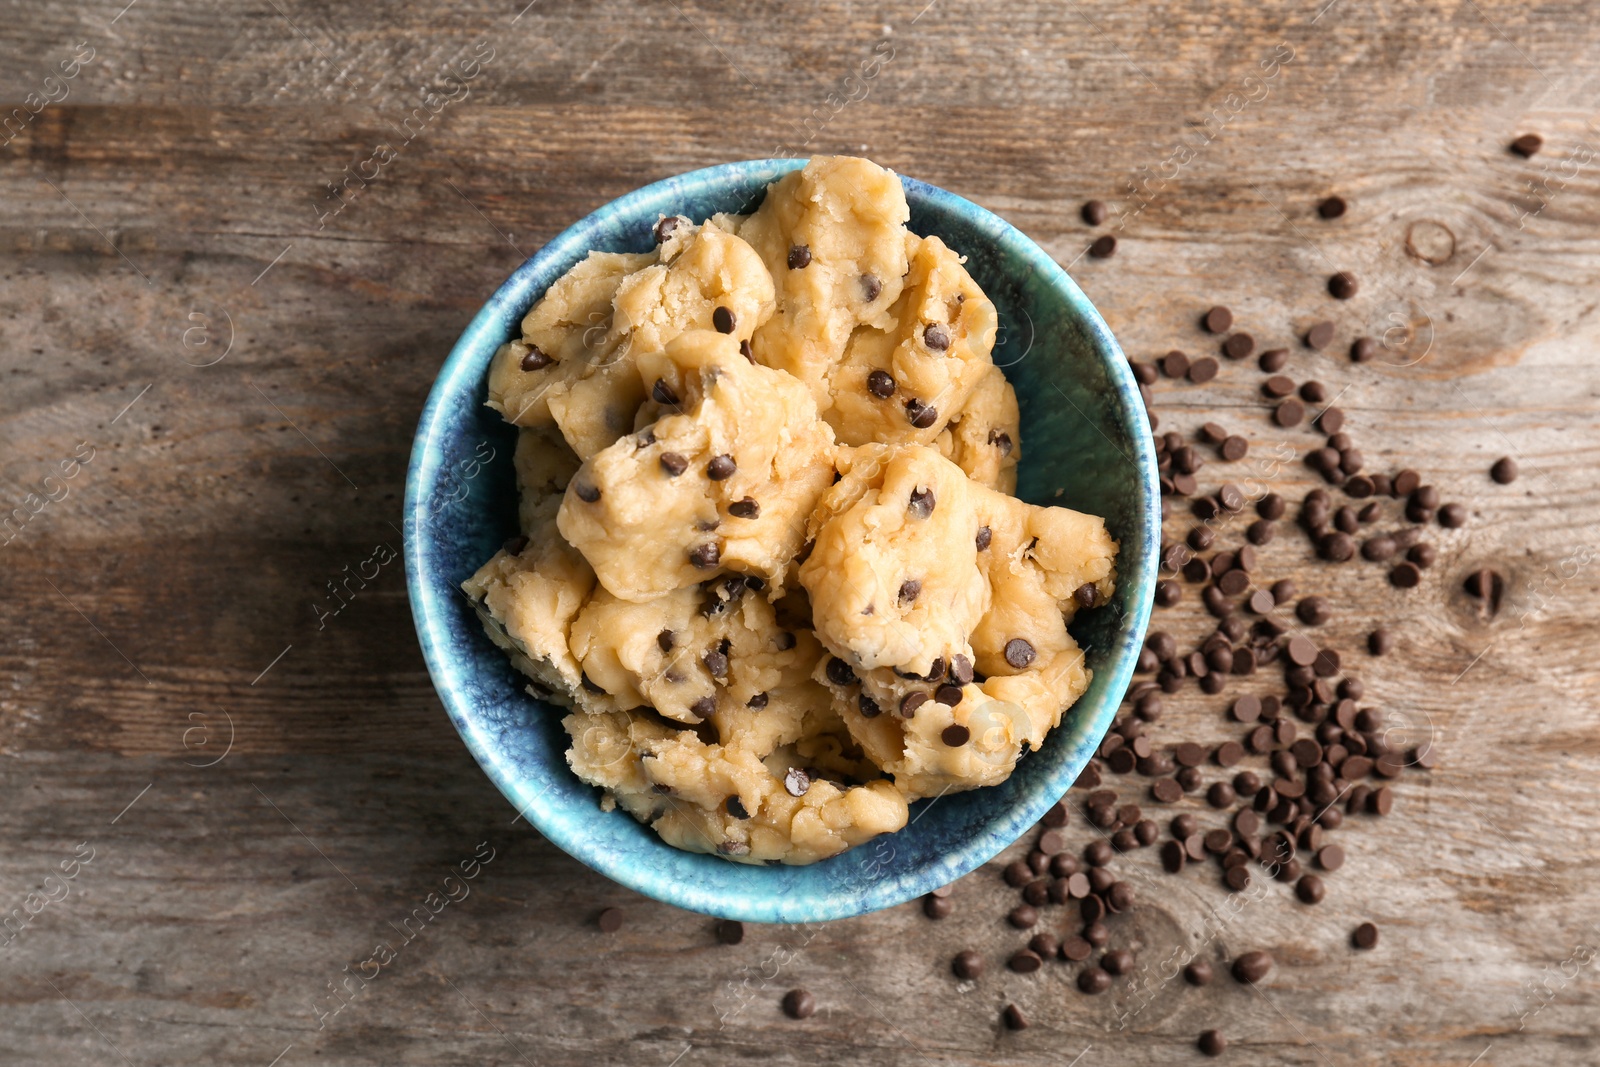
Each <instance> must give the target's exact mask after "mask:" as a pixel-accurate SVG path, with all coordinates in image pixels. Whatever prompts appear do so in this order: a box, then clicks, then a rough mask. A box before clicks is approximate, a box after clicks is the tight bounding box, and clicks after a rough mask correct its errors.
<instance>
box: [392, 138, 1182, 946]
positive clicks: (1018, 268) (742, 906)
mask: <svg viewBox="0 0 1600 1067" xmlns="http://www.w3.org/2000/svg"><path fill="white" fill-rule="evenodd" d="M803 164H804V161H803V160H793V159H769V160H756V161H752V162H746V163H728V164H725V165H723V166H719V167H710V168H708V169H706V170H697V171H693V172H691V173H689V174H683V175H679V176H678V177H675V178H668V179H666V180H665V181H660V182H656V183H655V184H654V185H648V186H646V187H644V188H643V189H640V190H638V191H637V192H633V193H630V194H628V195H627V196H624V197H623V198H621V199H620V200H616V201H614V202H612V203H610V204H607V205H605V206H604V207H602V208H600V209H599V210H598V211H596V212H595V213H594V214H592V215H590V216H589V217H588V218H586V219H584V220H583V221H581V222H579V223H578V224H577V225H575V226H573V227H572V228H571V229H569V230H567V231H566V232H565V233H562V234H561V235H560V236H558V237H557V238H555V240H553V241H551V242H550V243H549V244H547V245H545V246H544V247H543V248H542V249H540V250H539V252H538V254H537V255H535V256H534V257H533V258H532V259H530V260H528V261H527V262H526V263H524V264H523V265H522V266H521V267H520V268H518V269H517V272H516V273H515V274H513V275H512V276H511V278H510V279H509V280H508V281H507V282H506V283H505V284H504V285H502V286H501V287H500V290H499V291H498V292H496V293H495V294H494V296H493V297H492V298H490V300H489V302H488V303H487V304H486V305H484V307H483V310H481V311H479V312H478V314H477V316H476V317H475V318H474V319H473V320H472V324H471V325H469V326H468V327H467V329H466V332H465V333H463V334H462V335H461V339H460V340H459V341H457V342H456V346H455V348H454V350H452V351H451V353H450V357H449V359H447V360H446V361H445V364H444V368H443V369H442V370H441V371H440V373H439V379H438V381H437V382H436V383H435V384H434V387H433V392H432V393H431V394H430V395H429V397H428V402H427V406H426V407H425V408H424V409H423V412H422V420H421V422H420V424H419V425H418V427H417V436H416V442H415V444H414V446H413V448H412V453H411V465H410V469H409V471H408V473H407V477H406V496H405V559H406V583H407V585H408V587H409V589H410V593H411V609H412V612H413V613H414V615H415V617H416V623H417V636H418V638H419V639H420V641H421V644H422V652H423V655H424V657H425V658H426V659H427V663H428V670H429V671H430V672H431V673H432V675H433V682H434V685H435V686H436V687H437V688H438V691H439V696H440V698H441V699H442V700H443V701H444V705H445V708H446V709H447V710H448V711H449V713H450V721H451V722H453V723H454V724H455V727H456V729H457V730H459V731H460V733H461V736H462V738H463V739H464V740H465V741H466V743H467V747H468V748H469V749H470V750H471V752H472V755H473V756H474V757H475V758H476V759H477V761H478V763H479V764H481V765H482V767H483V769H484V771H485V772H487V773H488V775H489V777H490V778H491V779H492V780H493V781H494V783H495V785H497V786H499V788H500V791H501V792H503V793H504V794H505V795H506V796H507V798H509V799H510V800H511V802H512V804H514V805H515V806H516V807H517V809H518V810H520V811H521V812H523V813H524V814H525V815H526V816H527V819H528V821H529V822H530V823H532V824H533V825H534V826H535V827H536V828H538V830H539V831H540V832H541V833H542V834H544V835H545V836H546V837H548V838H549V839H550V840H551V841H553V842H555V843H556V844H557V845H559V846H560V847H561V848H562V849H564V850H566V851H567V852H569V853H571V854H572V855H573V856H576V857H577V858H578V859H580V860H582V861H583V862H584V863H586V864H588V865H589V866H590V867H593V868H594V869H595V870H597V871H599V872H601V873H602V874H605V875H607V876H608V877H610V878H613V879H615V880H616V881H618V882H621V883H622V884H623V885H626V886H628V887H630V888H632V889H636V890H638V891H639V892H640V893H643V894H645V895H647V896H651V897H654V898H656V899H658V900H663V901H666V902H668V903H670V904H675V905H677V906H678V907H681V908H688V909H690V910H693V911H699V912H705V913H707V914H709V915H716V916H721V917H724V918H730V919H744V920H751V921H756V922H805V921H816V920H823V919H837V918H843V917H846V916H851V915H860V914H863V913H865V912H870V911H875V910H877V909H879V908H885V907H888V906H889V905H891V904H898V903H901V902H903V901H906V900H909V899H911V898H913V897H916V896H918V895H919V894H923V893H927V892H929V891H930V890H933V889H935V888H937V887H939V886H942V885H945V884H947V883H949V882H951V881H953V880H955V879H956V878H958V877H960V876H961V875H963V874H965V873H967V872H968V871H970V870H972V869H973V868H975V867H977V866H979V865H980V864H982V863H984V862H985V861H986V860H989V859H990V858H992V857H993V856H995V855H996V854H997V853H998V852H999V851H1000V850H1001V849H1003V848H1005V847H1006V846H1007V845H1008V844H1010V843H1011V842H1012V841H1014V840H1016V839H1017V838H1018V837H1019V836H1020V835H1021V834H1022V833H1023V831H1025V830H1027V829H1028V828H1029V827H1030V826H1032V825H1033V824H1034V823H1035V822H1036V821H1037V820H1038V819H1039V817H1040V816H1041V815H1043V814H1044V811H1045V809H1046V808H1048V807H1049V806H1050V805H1051V804H1053V803H1055V802H1056V800H1058V799H1059V798H1060V797H1061V795H1062V794H1063V793H1064V792H1065V791H1066V789H1067V787H1068V786H1070V785H1071V784H1072V782H1073V780H1074V779H1075V778H1077V776H1078V772H1079V771H1081V770H1082V769H1083V767H1084V765H1085V764H1086V763H1087V762H1088V760H1089V757H1090V755H1091V754H1092V753H1093V752H1094V750H1095V748H1096V746H1097V745H1098V744H1099V743H1100V739H1101V738H1102V736H1103V735H1104V734H1105V732H1106V730H1107V729H1108V728H1109V727H1110V725H1111V722H1112V718H1113V716H1114V715H1115V712H1116V709H1117V706H1118V704H1119V702H1120V701H1121V699H1122V694H1123V692H1124V691H1125V690H1126V689H1127V687H1128V683H1129V680H1130V678H1131V677H1132V673H1133V666H1134V662H1135V660H1136V658H1137V656H1138V652H1139V647H1140V642H1141V641H1142V640H1143V637H1144V630H1145V626H1146V624H1147V623H1148V621H1149V616H1150V605H1151V601H1152V597H1153V595H1154V589H1155V582H1156V557H1157V552H1158V548H1159V541H1160V529H1161V527H1160V498H1159V496H1158V491H1159V490H1158V486H1157V475H1156V461H1155V454H1154V449H1153V446H1152V443H1151V440H1150V427H1149V423H1148V421H1147V420H1146V418H1145V413H1144V408H1143V405H1142V404H1141V403H1140V401H1139V391H1138V387H1137V386H1136V385H1135V383H1134V380H1133V376H1132V375H1131V373H1130V372H1129V370H1128V365H1127V362H1126V360H1125V359H1124V358H1123V355H1122V352H1121V350H1120V349H1119V348H1118V347H1117V342H1116V340H1115V339H1114V338H1113V337H1112V336H1111V331H1110V330H1109V329H1107V327H1106V324H1105V322H1104V321H1103V320H1102V319H1101V318H1100V315H1099V313H1098V312H1096V311H1095V309H1094V307H1093V306H1092V305H1091V304H1090V303H1089V301H1088V299H1087V298H1086V297H1085V296H1084V295H1083V293H1082V292H1081V291H1079V289H1078V287H1077V285H1075V284H1074V283H1073V281H1072V279H1071V278H1069V277H1067V275H1066V273H1065V272H1064V271H1063V270H1062V269H1061V268H1060V267H1059V266H1057V265H1056V263H1055V262H1054V261H1053V260H1052V259H1051V258H1050V257H1049V256H1048V255H1046V254H1045V253H1044V251H1043V250H1041V249H1040V248H1039V247H1038V246H1037V245H1035V244H1034V243H1033V242H1032V241H1030V240H1029V239H1028V238H1027V237H1025V236H1023V235H1022V234H1021V233H1020V232H1018V231H1017V230H1016V229H1014V228H1013V227H1011V226H1010V225H1008V224H1007V223H1006V222H1005V221H1004V220H1002V219H1000V218H999V217H997V216H995V215H993V214H991V213H990V212H988V211H985V210H984V209H983V208H981V207H978V206H977V205H976V204H973V203H971V202H969V201H967V200H963V199H962V198H961V197H959V196H955V195H954V194H952V193H948V192H945V191H944V190H943V189H938V188H935V187H934V186H931V185H926V184H924V183H922V182H919V181H915V180H913V179H910V178H906V179H903V180H904V182H905V190H906V198H907V200H909V201H910V204H911V228H912V229H913V230H915V231H916V232H917V233H920V234H937V235H939V237H941V238H942V239H943V240H944V241H945V242H946V243H947V244H948V245H950V247H952V248H954V249H955V250H956V251H958V252H960V253H962V254H963V255H965V256H966V257H967V270H968V271H970V272H971V274H972V276H973V278H974V279H975V280H976V281H977V283H978V284H979V285H980V286H982V287H983V291H984V292H985V293H987V294H988V295H989V298H990V299H991V300H993V301H994V303H995V306H996V307H997V308H998V309H999V316H1000V337H999V342H998V343H997V345H996V348H995V353H994V356H995V362H996V363H998V364H999V365H1000V366H1001V367H1003V368H1004V369H1005V372H1006V374H1007V376H1008V377H1009V378H1010V379H1011V381H1012V383H1013V384H1014V385H1015V386H1016V390H1017V397H1018V400H1019V401H1020V403H1021V407H1022V444H1023V459H1022V465H1021V469H1020V472H1019V484H1018V495H1019V496H1021V497H1022V498H1024V499H1025V500H1029V501H1031V502H1033V503H1037V504H1063V505H1067V506H1070V507H1074V508H1077V509H1079V510H1081V511H1089V512H1093V513H1095V514H1097V515H1103V516H1105V518H1106V521H1107V523H1108V524H1109V525H1110V528H1111V532H1112V534H1113V535H1114V536H1115V537H1116V538H1117V540H1118V541H1120V542H1121V545H1122V547H1121V553H1120V555H1119V556H1118V558H1117V592H1116V597H1115V600H1114V602H1113V603H1111V604H1108V605H1105V606H1103V607H1101V608H1099V609H1097V610H1095V611H1092V612H1087V613H1084V615H1083V616H1082V617H1081V618H1080V619H1078V620H1076V621H1075V622H1074V624H1073V631H1074V633H1075V634H1076V635H1077V638H1078V640H1079V641H1080V642H1081V643H1082V644H1083V646H1084V647H1085V648H1086V649H1087V651H1088V660H1089V665H1090V666H1091V667H1092V668H1093V669H1094V683H1093V684H1092V685H1091V686H1090V687H1089V691H1088V692H1087V693H1086V694H1084V696H1083V697H1082V699H1080V700H1079V701H1078V703H1077V704H1076V705H1075V706H1074V707H1073V708H1072V710H1071V712H1070V714H1069V715H1068V716H1067V718H1066V720H1065V721H1064V722H1063V723H1062V725H1061V726H1060V727H1059V728H1057V729H1056V730H1054V731H1052V732H1051V733H1050V736H1049V737H1048V739H1047V740H1046V742H1045V744H1044V747H1043V748H1041V749H1040V750H1039V751H1038V752H1034V753H1031V754H1029V755H1027V756H1025V757H1024V758H1023V760H1022V761H1021V763H1019V764H1018V766H1017V769H1016V772H1015V773H1014V774H1012V776H1011V778H1010V779H1009V780H1008V781H1006V782H1005V783H1004V784H1002V785H998V786H994V787H992V788H988V789H979V790H975V791H972V792H967V793H958V794H951V795H949V796H945V797H942V798H937V799H932V800H922V801H919V802H917V803H916V804H913V805H912V806H911V819H910V822H909V824H908V825H907V826H906V828H905V829H903V830H901V831H900V832H899V833H896V834H891V835H888V836H885V837H882V838H879V839H877V840H875V841H873V842H870V843H868V844H865V845H862V846H860V847H859V848H856V849H853V850H851V851H849V852H846V853H844V854H842V855H839V856H835V857H833V858H832V859H829V860H824V861H823V862H821V863H816V864H813V865H811V866H809V867H784V866H746V865H743V864H738V863H730V862H728V861H726V860H722V859H717V858H715V857H713V856H706V855H700V854H696V853H691V852H682V851H679V850H677V849H675V848H672V847H670V846H668V845H666V844H664V843H663V842H662V841H661V840H660V838H658V837H657V836H656V835H655V833H654V832H653V831H651V830H650V829H649V828H648V827H645V826H642V825H640V824H639V823H638V822H635V821H634V820H633V818H631V817H630V816H628V815H627V814H625V813H623V812H622V811H612V812H603V811H601V810H600V806H599V792H598V790H596V789H595V788H593V787H591V786H587V785H584V784H583V783H582V782H580V781H579V780H578V779H577V778H576V777H575V776H574V775H573V774H572V772H571V770H569V769H568V767H567V764H566V760H565V756H564V754H565V752H566V749H567V736H566V734H565V733H564V732H563V730H562V728H561V723H560V719H561V715H562V712H561V710H560V709H558V708H555V707H552V706H549V705H547V704H544V703H542V702H541V701H538V700H535V699H534V698H533V697H530V696H528V695H527V693H526V692H525V691H524V683H525V681H526V680H525V679H524V678H522V677H521V676H520V675H518V674H517V673H516V672H515V671H513V670H512V668H511V666H510V664H509V663H508V662H507V660H506V657H505V654H504V653H502V652H501V651H500V650H499V649H497V648H496V647H495V646H494V645H493V644H491V643H490V642H489V639H488V638H487V637H485V636H484V634H483V632H482V629H481V627H480V626H479V623H478V620H477V618H476V616H475V615H474V613H473V610H472V607H471V605H470V604H469V603H468V601H467V598H466V596H465V595H464V594H463V593H462V592H461V591H460V588H459V586H460V583H461V581H462V580H463V579H464V578H466V577H468V576H469V575H471V574H472V573H473V571H475V570H476V569H477V568H478V566H479V565H480V564H482V563H483V561H484V560H486V559H488V558H489V557H490V556H491V555H493V554H494V552H495V550H496V549H497V548H499V546H500V545H501V543H502V542H504V541H505V540H506V539H507V538H509V537H511V536H513V535H514V534H516V532H517V528H516V521H517V520H516V513H517V507H516V486H515V482H514V477H513V472H512V464H511V456H512V447H513V435H512V430H511V428H510V427H508V426H507V425H506V424H505V423H504V422H502V421H501V419H500V416H499V415H498V414H496V413H495V412H494V411H491V410H490V409H488V408H486V407H485V406H484V399H485V395H486V391H485V380H486V376H487V372H488V368H489V361H490V357H491V356H492V355H493V353H494V351H495V349H496V348H497V347H498V346H499V345H500V344H501V343H503V342H504V341H506V340H507V339H508V338H510V337H511V336H513V334H514V332H515V331H516V329H517V323H518V322H519V321H520V320H521V318H522V316H523V314H524V313H525V312H526V311H527V310H528V308H529V307H530V306H531V305H532V304H533V302H534V301H535V300H537V299H538V298H539V297H540V296H541V295H543V293H544V291H545V289H546V287H548V286H549V285H550V283H551V282H553V281H555V279H556V278H558V277H560V276H561V275H562V274H563V273H564V272H565V271H566V270H567V269H568V268H570V267H571V266H572V265H573V264H574V263H576V262H578V261H579V260H580V259H582V258H583V257H584V255H586V254H587V253H588V252H589V251H590V250H592V249H601V250H605V251H609V252H639V251H644V250H647V249H649V248H650V247H651V244H652V239H651V227H652V226H653V225H654V224H655V222H656V220H657V218H658V217H659V216H661V215H674V214H682V215H687V216H689V217H690V218H692V219H695V220H700V219H704V218H706V217H708V216H710V215H711V214H713V213H715V212H719V211H737V212H745V211H750V210H752V209H754V208H755V207H756V205H758V204H759V203H760V202H761V198H762V195H763V192H764V190H765V188H766V186H767V184H768V183H769V182H771V181H773V180H774V179H776V178H778V177H780V176H782V175H783V174H785V173H787V172H789V171H791V170H794V169H795V168H797V167H800V166H802V165H803Z"/></svg>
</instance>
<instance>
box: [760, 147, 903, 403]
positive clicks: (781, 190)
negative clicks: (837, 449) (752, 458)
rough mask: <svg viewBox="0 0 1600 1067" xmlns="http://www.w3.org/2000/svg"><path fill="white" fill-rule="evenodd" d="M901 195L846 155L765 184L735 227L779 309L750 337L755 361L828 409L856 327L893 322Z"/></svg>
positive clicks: (889, 179)
mask: <svg viewBox="0 0 1600 1067" xmlns="http://www.w3.org/2000/svg"><path fill="white" fill-rule="evenodd" d="M910 217H911V211H910V208H908V207H907V206H906V194H905V189H904V188H903V187H902V186H901V184H900V179H899V178H897V177H896V176H895V175H894V172H893V171H888V170H885V169H883V168H882V167H879V166H877V165H876V164H873V163H869V162H868V161H867V160H864V159H852V158H849V157H845V156H834V157H823V158H819V159H813V160H812V161H811V162H810V163H808V164H807V165H806V166H805V168H804V169H803V170H797V171H795V172H794V173H792V174H786V175H784V176H783V177H782V178H779V179H778V180H777V181H775V182H773V183H772V184H771V185H770V186H768V188H767V196H766V199H765V200H763V201H762V202H761V207H760V209H759V210H757V211H756V213H755V214H753V215H751V216H750V217H749V219H747V220H746V221H745V222H744V224H743V225H741V226H740V227H739V236H740V237H742V238H744V239H745V240H746V241H748V242H749V243H750V246H751V247H752V248H754V249H755V250H756V251H757V252H758V253H759V254H760V255H761V258H762V260H763V261H764V262H765V263H766V265H767V270H768V272H769V273H771V275H772V278H773V280H774V288H775V291H776V294H777V301H778V310H777V313H776V314H775V315H773V316H772V318H771V319H769V320H768V321H767V323H766V324H765V325H764V326H762V328H761V329H760V330H758V331H757V332H756V336H755V339H754V341H753V342H752V347H753V348H754V349H755V352H756V358H757V359H759V360H760V361H761V362H763V363H765V364H766V365H767V366H769V367H776V368H777V369H779V370H782V371H787V372H788V373H789V374H792V375H794V376H795V377H796V378H799V379H800V380H801V381H802V382H805V383H806V385H807V386H808V387H810V389H811V392H812V396H813V398H814V399H815V400H816V404H817V408H818V410H820V411H826V410H827V409H828V406H829V403H830V400H831V395H832V394H831V391H830V389H829V386H828V382H827V377H828V372H829V371H830V370H831V369H832V368H833V366H834V364H835V363H837V362H838V361H839V357H840V356H841V355H843V353H844V349H845V345H846V343H847V342H848V341H849V340H850V335H851V334H852V333H853V332H854V331H855V329H856V328H857V327H859V326H862V325H865V324H873V325H876V326H878V327H880V328H887V327H888V326H889V325H890V319H889V307H890V305H892V304H893V303H894V302H895V301H896V300H898V299H899V297H900V291H901V289H902V287H903V286H904V284H905V274H906V251H907V243H908V239H909V240H911V241H915V240H916V238H914V237H913V236H912V235H911V234H909V233H907V232H906V228H905V224H906V220H907V219H908V218H910Z"/></svg>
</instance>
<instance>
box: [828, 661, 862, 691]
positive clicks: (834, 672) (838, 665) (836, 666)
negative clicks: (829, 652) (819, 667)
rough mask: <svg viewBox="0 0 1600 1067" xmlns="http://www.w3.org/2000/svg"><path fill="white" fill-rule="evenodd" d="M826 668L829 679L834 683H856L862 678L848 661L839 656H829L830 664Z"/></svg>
mask: <svg viewBox="0 0 1600 1067" xmlns="http://www.w3.org/2000/svg"><path fill="white" fill-rule="evenodd" d="M826 670H827V674H828V681H830V682H832V683H833V684H834V685H854V684H855V683H856V682H858V681H860V679H858V678H857V677H856V672H855V671H854V669H852V668H851V666H850V664H848V663H846V662H845V661H844V660H842V659H840V658H839V657H838V656H829V657H828V666H827V668H826Z"/></svg>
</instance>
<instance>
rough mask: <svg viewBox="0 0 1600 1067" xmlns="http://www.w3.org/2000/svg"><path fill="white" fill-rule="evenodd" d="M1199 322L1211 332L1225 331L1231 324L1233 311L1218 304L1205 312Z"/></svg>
mask: <svg viewBox="0 0 1600 1067" xmlns="http://www.w3.org/2000/svg"><path fill="white" fill-rule="evenodd" d="M1200 324H1201V325H1202V326H1204V327H1205V328H1206V329H1207V330H1208V331H1209V332H1211V333H1227V332H1228V330H1229V329H1230V328H1231V327H1232V326H1233V312H1231V311H1229V310H1228V309H1227V308H1225V307H1222V306H1221V305H1218V306H1217V307H1214V308H1212V309H1211V310H1210V311H1208V312H1206V313H1205V315H1204V316H1203V317H1202V318H1201V319H1200Z"/></svg>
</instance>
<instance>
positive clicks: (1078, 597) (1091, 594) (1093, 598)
mask: <svg viewBox="0 0 1600 1067" xmlns="http://www.w3.org/2000/svg"><path fill="white" fill-rule="evenodd" d="M1072 599H1073V600H1074V601H1076V602H1077V605H1078V607H1080V608H1092V607H1094V606H1095V605H1096V604H1098V603H1099V602H1100V590H1099V588H1098V587H1097V586H1096V585H1095V584H1094V583H1093V582H1085V583H1083V584H1082V585H1080V586H1078V588H1077V589H1074V590H1073V591H1072Z"/></svg>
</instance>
